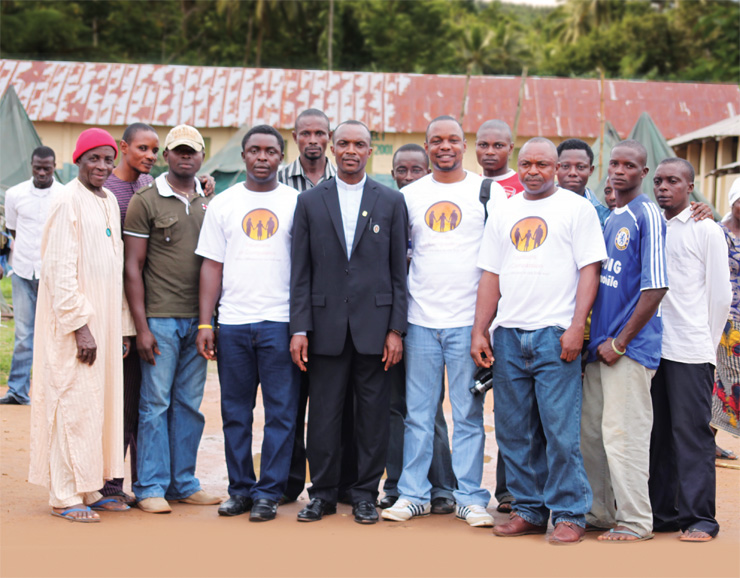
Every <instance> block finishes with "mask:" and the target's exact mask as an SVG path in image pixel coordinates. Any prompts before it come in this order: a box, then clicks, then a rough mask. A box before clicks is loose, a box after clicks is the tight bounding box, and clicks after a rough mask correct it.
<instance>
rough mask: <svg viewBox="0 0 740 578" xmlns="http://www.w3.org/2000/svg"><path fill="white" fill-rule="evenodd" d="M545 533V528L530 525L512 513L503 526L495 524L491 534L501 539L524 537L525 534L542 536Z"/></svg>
mask: <svg viewBox="0 0 740 578" xmlns="http://www.w3.org/2000/svg"><path fill="white" fill-rule="evenodd" d="M545 532H547V526H535V525H534V524H530V523H529V522H527V520H525V519H524V518H522V517H521V516H519V515H518V514H517V513H512V514H511V516H510V517H509V521H508V522H506V523H505V524H497V525H496V526H494V527H493V533H494V534H496V536H501V537H502V538H512V537H514V536H526V535H527V534H544V533H545Z"/></svg>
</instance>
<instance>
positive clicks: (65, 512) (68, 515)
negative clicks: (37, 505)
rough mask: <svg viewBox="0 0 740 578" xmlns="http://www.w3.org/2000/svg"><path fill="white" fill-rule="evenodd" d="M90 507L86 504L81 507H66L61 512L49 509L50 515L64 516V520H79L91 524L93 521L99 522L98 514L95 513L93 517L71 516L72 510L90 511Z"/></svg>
mask: <svg viewBox="0 0 740 578" xmlns="http://www.w3.org/2000/svg"><path fill="white" fill-rule="evenodd" d="M91 511H92V510H90V508H88V507H87V506H83V507H82V508H67V509H66V510H63V511H61V512H57V511H55V510H52V511H51V515H52V516H56V517H57V518H64V519H65V520H69V521H70V522H81V523H83V524H92V523H95V522H100V516H98V515H97V514H95V517H94V518H81V517H79V516H73V515H72V514H73V513H74V512H91Z"/></svg>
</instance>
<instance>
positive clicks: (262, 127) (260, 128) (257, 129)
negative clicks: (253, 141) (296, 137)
mask: <svg viewBox="0 0 740 578" xmlns="http://www.w3.org/2000/svg"><path fill="white" fill-rule="evenodd" d="M253 134H271V135H272V136H274V137H275V138H276V139H277V141H278V144H280V152H281V153H285V140H283V135H281V134H280V132H279V131H278V130H277V129H276V128H275V127H272V126H270V125H269V124H258V125H257V126H253V127H252V128H250V129H249V130H248V131H247V134H245V135H244V138H243V139H242V150H244V147H245V146H246V144H247V141H248V140H249V137H251V136H252V135H253Z"/></svg>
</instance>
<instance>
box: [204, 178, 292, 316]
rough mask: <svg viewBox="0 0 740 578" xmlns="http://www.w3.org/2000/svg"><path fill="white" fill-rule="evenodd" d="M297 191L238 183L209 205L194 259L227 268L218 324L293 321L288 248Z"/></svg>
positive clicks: (223, 280)
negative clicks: (264, 190)
mask: <svg viewBox="0 0 740 578" xmlns="http://www.w3.org/2000/svg"><path fill="white" fill-rule="evenodd" d="M297 198H298V191H296V190H295V189H293V188H291V187H288V186H287V185H283V184H278V187H277V188H276V189H274V190H272V191H270V192H267V193H258V192H255V191H250V190H249V189H247V188H246V187H245V186H244V183H239V184H237V185H234V186H233V187H230V188H228V189H226V190H225V191H224V192H222V193H221V194H219V195H218V196H217V197H216V198H214V199H213V200H212V201H211V202H210V203H209V205H208V210H207V211H206V218H205V221H204V222H203V228H202V229H201V231H200V237H199V238H198V247H197V249H196V250H195V252H196V254H198V255H200V256H202V257H205V258H207V259H211V260H213V261H217V262H219V263H223V266H224V269H223V279H222V287H221V301H220V303H219V308H218V313H219V319H218V320H219V323H222V324H224V325H243V324H246V323H259V322H261V321H278V322H288V321H289V319H290V243H291V238H292V231H293V214H294V212H295V206H296V200H297Z"/></svg>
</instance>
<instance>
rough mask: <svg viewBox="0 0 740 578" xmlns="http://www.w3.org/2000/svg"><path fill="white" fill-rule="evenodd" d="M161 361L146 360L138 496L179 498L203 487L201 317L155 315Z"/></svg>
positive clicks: (153, 323) (151, 323) (153, 324)
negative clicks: (198, 466)
mask: <svg viewBox="0 0 740 578" xmlns="http://www.w3.org/2000/svg"><path fill="white" fill-rule="evenodd" d="M147 321H148V323H149V330H150V331H151V332H152V334H153V335H154V337H155V338H156V340H157V343H158V345H159V350H160V351H161V354H160V355H157V356H155V357H156V360H155V361H156V365H150V364H149V363H147V362H146V361H144V360H142V361H141V400H140V402H139V435H138V439H137V449H138V468H137V469H138V472H137V473H138V476H139V479H138V480H137V482H136V483H135V484H134V485H133V490H134V493H135V494H136V498H137V499H138V500H143V499H145V498H161V497H164V498H166V499H168V500H178V499H182V498H186V497H188V496H190V495H192V494H194V493H195V492H197V491H198V490H200V482H199V481H198V479H197V478H196V477H195V462H196V458H197V455H198V445H199V444H200V438H201V435H203V426H204V424H205V418H204V417H203V414H201V413H200V402H201V401H202V399H203V388H204V386H205V382H206V370H207V363H208V362H207V361H206V360H205V359H204V358H203V357H201V356H200V355H198V352H197V349H196V347H195V337H196V336H197V334H198V319H197V318H189V319H178V318H159V317H150V318H148V319H147Z"/></svg>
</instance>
